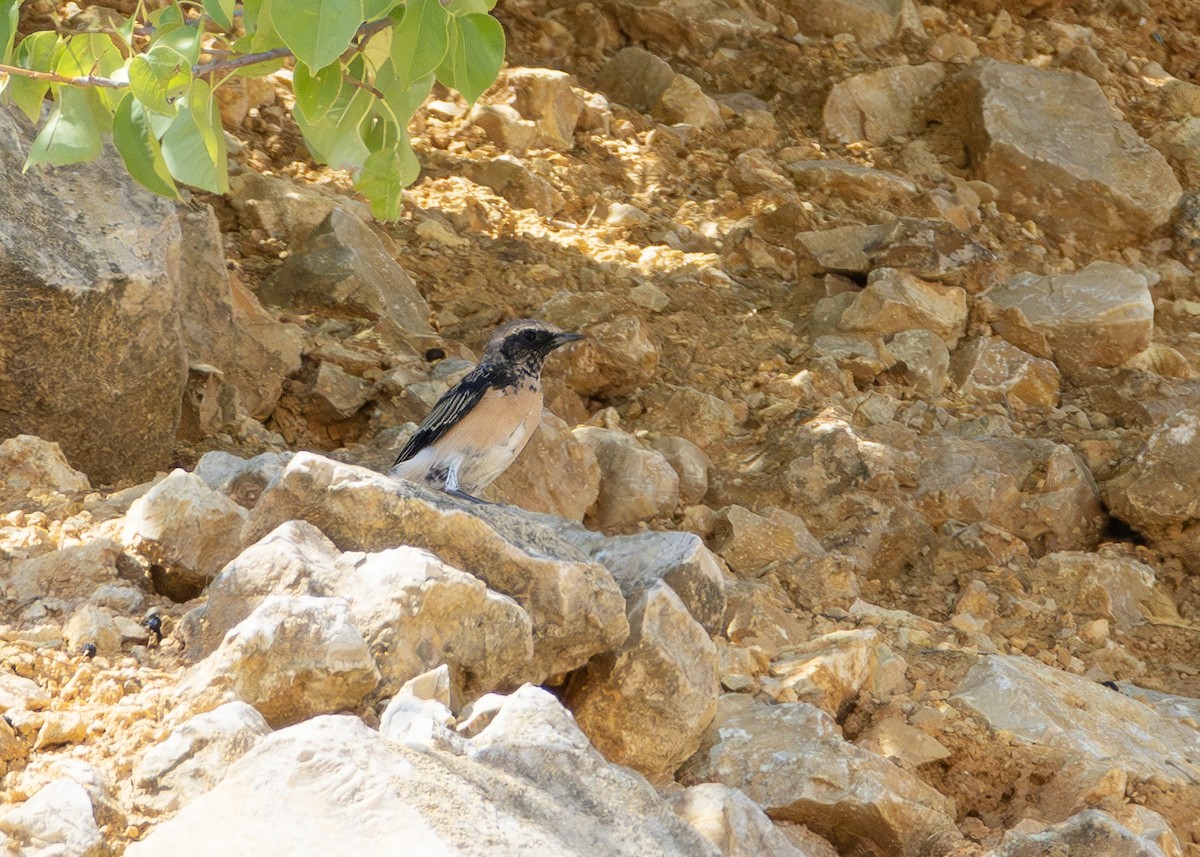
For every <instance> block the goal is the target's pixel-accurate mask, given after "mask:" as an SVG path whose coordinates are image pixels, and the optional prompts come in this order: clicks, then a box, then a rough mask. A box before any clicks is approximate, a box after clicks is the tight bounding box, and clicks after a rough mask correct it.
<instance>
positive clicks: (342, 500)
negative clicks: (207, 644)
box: [243, 453, 629, 680]
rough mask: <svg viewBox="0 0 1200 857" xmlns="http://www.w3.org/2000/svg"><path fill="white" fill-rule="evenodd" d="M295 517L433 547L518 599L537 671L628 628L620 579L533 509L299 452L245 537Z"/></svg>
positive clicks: (367, 544)
mask: <svg viewBox="0 0 1200 857" xmlns="http://www.w3.org/2000/svg"><path fill="white" fill-rule="evenodd" d="M296 519H301V520H306V521H309V522H310V523H312V524H313V525H315V526H316V527H318V528H319V529H320V531H321V532H322V533H324V534H325V535H326V536H328V537H329V538H330V539H331V540H332V541H333V543H334V544H336V545H337V546H338V548H339V549H342V550H365V551H378V550H384V549H386V548H389V547H395V546H397V545H402V544H408V545H412V546H414V547H421V548H425V549H426V550H429V551H431V552H432V553H434V554H435V555H437V556H438V557H439V558H440V559H441V560H442V561H443V562H446V563H448V564H449V565H451V566H453V567H455V568H460V569H462V570H464V571H466V572H468V573H469V574H472V575H474V576H475V577H478V578H479V579H481V580H483V581H484V582H485V583H486V584H487V585H488V586H489V587H490V588H492V589H494V590H496V591H497V592H500V593H503V594H505V595H509V596H511V597H512V598H513V599H515V600H516V601H517V603H518V604H520V605H521V606H522V607H523V608H524V609H525V610H526V611H527V612H528V614H529V617H530V619H531V620H532V621H533V633H534V659H533V662H532V663H531V664H530V674H531V675H533V676H539V677H546V676H550V675H555V674H559V673H564V672H568V671H570V670H572V669H575V668H576V667H579V666H582V665H583V664H584V663H586V662H587V660H588V659H589V658H591V657H592V656H593V655H595V654H598V653H600V652H604V651H608V650H609V649H611V648H612V647H613V646H615V645H616V644H617V643H619V642H620V641H621V640H623V639H624V638H625V636H626V635H627V634H628V632H629V631H628V627H629V626H628V623H627V621H626V619H625V614H624V607H625V602H624V599H623V598H622V597H621V593H620V590H619V589H618V587H617V584H616V583H615V581H613V579H612V576H611V575H610V574H609V573H608V572H607V571H606V570H605V569H604V567H603V566H600V565H598V564H596V563H593V562H589V561H587V560H586V558H585V557H584V555H583V554H582V553H581V552H580V551H579V549H578V548H575V547H573V546H572V545H570V544H568V543H567V542H565V541H564V540H563V539H562V538H561V537H559V536H557V535H555V534H554V533H553V532H552V531H551V530H550V529H549V528H548V527H546V526H544V525H542V524H540V523H538V522H537V519H536V516H534V515H532V514H531V513H528V512H524V511H522V510H519V509H510V508H507V507H501V506H480V505H478V504H465V503H462V502H460V501H457V500H454V499H453V498H451V497H448V496H446V495H444V494H440V493H436V492H433V491H430V490H428V489H425V488H423V487H422V486H419V485H415V484H413V483H411V482H406V481H403V480H396V479H391V478H389V477H386V476H383V475H381V474H378V473H374V472H372V471H369V470H366V469H364V468H361V467H354V466H351V465H348V464H340V463H338V462H335V461H331V460H329V459H327V458H321V457H320V456H316V455H312V454H309V453H299V454H297V455H296V456H295V457H294V458H293V459H292V460H291V462H290V463H289V464H288V466H287V467H286V468H285V469H284V472H283V474H282V475H281V476H280V477H279V479H278V481H276V482H275V483H274V484H272V485H271V486H270V487H269V488H268V489H267V490H266V491H265V492H264V493H263V495H262V497H261V498H259V501H258V504H257V505H256V506H255V507H254V510H253V511H252V512H251V514H250V519H249V521H247V524H246V528H245V530H244V531H243V536H244V538H245V539H246V540H247V541H256V540H258V539H260V538H262V537H263V536H265V535H267V534H268V533H269V532H270V531H271V530H273V529H275V527H277V526H279V525H280V524H282V523H285V522H287V521H290V520H296ZM539 680H540V678H539Z"/></svg>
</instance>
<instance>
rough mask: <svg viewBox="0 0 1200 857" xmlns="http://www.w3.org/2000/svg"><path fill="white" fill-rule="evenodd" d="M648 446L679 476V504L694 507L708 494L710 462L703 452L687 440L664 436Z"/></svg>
mask: <svg viewBox="0 0 1200 857" xmlns="http://www.w3.org/2000/svg"><path fill="white" fill-rule="evenodd" d="M650 445H651V446H652V447H654V448H655V449H657V450H658V451H659V452H661V453H662V454H663V458H665V459H666V460H667V464H669V465H671V467H673V468H675V473H676V474H677V475H678V476H679V502H680V503H682V504H683V505H685V506H694V505H695V504H696V503H699V502H700V501H701V500H703V499H704V495H705V494H707V493H708V471H709V470H711V469H712V461H711V460H709V457H708V456H707V455H705V454H704V450H702V449H701V448H700V447H698V446H696V444H694V443H692V442H691V441H690V440H688V439H687V438H683V437H674V436H670V435H668V436H666V437H659V438H655V439H654V440H652V441H651V442H650Z"/></svg>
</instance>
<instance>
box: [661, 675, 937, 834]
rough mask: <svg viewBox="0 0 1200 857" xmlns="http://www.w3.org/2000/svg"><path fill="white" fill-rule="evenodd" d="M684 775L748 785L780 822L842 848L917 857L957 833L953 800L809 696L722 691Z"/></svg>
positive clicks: (697, 779) (689, 781) (684, 777)
mask: <svg viewBox="0 0 1200 857" xmlns="http://www.w3.org/2000/svg"><path fill="white" fill-rule="evenodd" d="M680 779H681V781H682V782H683V783H684V784H685V785H690V784H695V783H698V782H705V781H715V782H719V783H724V784H725V785H727V786H731V787H733V788H738V789H741V790H742V791H743V792H745V793H746V796H747V797H749V798H750V799H751V800H753V801H754V802H755V803H757V804H758V805H759V806H761V807H762V808H763V809H765V810H766V812H767V814H768V815H770V816H771V817H772V818H773V819H775V820H776V821H792V822H799V823H801V824H805V825H807V826H808V827H810V828H812V830H814V831H815V832H817V833H819V834H820V835H821V836H824V837H825V838H826V839H828V840H829V841H830V842H832V843H833V844H834V846H835V847H837V849H838V852H839V853H854V854H864V855H874V857H885V855H911V857H917V855H921V854H926V853H928V852H927V848H928V845H929V842H930V841H931V840H932V839H935V838H939V837H944V836H953V835H954V834H955V829H954V807H953V804H952V803H951V802H950V801H949V800H947V799H946V798H945V797H943V796H942V795H940V794H938V793H937V792H936V791H934V790H933V789H932V788H930V787H929V786H927V785H925V783H923V782H921V781H920V780H919V779H917V778H916V777H914V776H913V775H912V774H909V773H906V772H905V771H904V770H902V769H901V768H899V767H898V766H896V765H894V764H892V763H891V762H889V761H887V760H886V759H884V758H883V757H881V756H877V755H875V754H874V753H870V752H868V751H866V750H863V749H861V748H859V747H855V746H854V745H853V744H850V743H847V742H846V741H844V740H843V739H842V735H841V731H840V730H839V729H838V726H837V723H835V722H834V720H833V719H832V718H831V717H829V715H827V714H825V713H824V712H822V711H821V710H820V709H818V708H816V707H814V706H812V705H808V704H807V703H786V704H782V705H766V704H764V703H762V702H758V701H757V700H755V699H752V698H751V697H749V696H747V695H744V694H726V695H724V696H722V697H721V699H720V703H719V705H718V707H717V716H716V719H715V720H714V721H713V723H712V725H711V726H710V727H709V729H708V730H707V731H706V732H705V734H704V737H703V739H702V742H701V746H700V751H699V752H698V753H697V754H696V755H695V756H693V757H692V758H691V759H690V760H689V761H688V763H687V764H686V765H685V766H684V767H683V769H682V770H681V771H680Z"/></svg>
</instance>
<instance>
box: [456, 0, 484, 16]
mask: <svg viewBox="0 0 1200 857" xmlns="http://www.w3.org/2000/svg"><path fill="white" fill-rule="evenodd" d="M495 8H496V0H450V2H449V3H448V4H447V5H446V11H447V12H449V13H450V14H452V15H466V14H468V13H478V14H486V13H488V12H490V11H492V10H493V9H495Z"/></svg>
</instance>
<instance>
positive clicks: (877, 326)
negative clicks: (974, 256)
mask: <svg viewBox="0 0 1200 857" xmlns="http://www.w3.org/2000/svg"><path fill="white" fill-rule="evenodd" d="M966 323H967V294H966V292H964V291H963V290H962V289H959V288H955V287H953V286H942V285H938V284H936V283H927V282H925V281H924V280H921V279H918V278H917V277H914V276H912V275H910V274H906V273H905V272H904V271H899V270H897V269H895V268H877V269H876V270H874V271H872V272H871V274H870V276H869V277H868V278H867V287H866V288H865V289H863V290H862V291H861V292H859V293H858V294H857V295H856V296H855V297H854V300H853V301H852V302H851V303H850V305H849V306H848V307H846V309H845V311H844V312H843V313H842V317H841V320H840V321H839V322H838V327H839V328H840V329H841V330H844V331H848V332H854V333H872V334H877V335H881V336H889V335H891V334H893V333H899V332H900V331H902V330H928V331H931V332H933V333H936V334H937V335H938V336H940V337H941V338H942V339H943V340H944V341H945V343H946V345H948V346H949V347H951V348H953V347H954V345H955V344H956V343H957V342H958V340H959V338H960V337H961V336H962V335H963V331H964V330H965V329H966Z"/></svg>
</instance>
